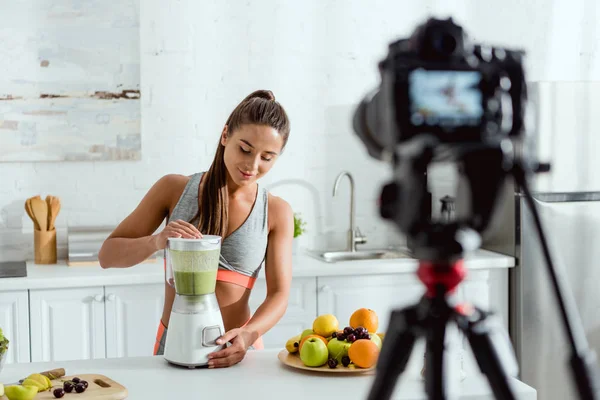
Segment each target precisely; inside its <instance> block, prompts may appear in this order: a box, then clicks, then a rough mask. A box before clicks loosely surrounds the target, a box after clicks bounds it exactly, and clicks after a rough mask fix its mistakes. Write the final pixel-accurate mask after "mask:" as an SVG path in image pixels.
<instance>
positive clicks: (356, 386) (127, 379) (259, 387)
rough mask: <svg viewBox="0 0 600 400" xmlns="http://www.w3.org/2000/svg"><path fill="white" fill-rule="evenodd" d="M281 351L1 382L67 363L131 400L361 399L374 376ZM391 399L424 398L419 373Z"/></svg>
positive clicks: (14, 369)
mask: <svg viewBox="0 0 600 400" xmlns="http://www.w3.org/2000/svg"><path fill="white" fill-rule="evenodd" d="M279 351H280V350H257V351H249V352H248V353H247V355H246V357H245V358H244V360H242V362H241V363H239V364H237V365H235V366H232V367H229V368H221V369H205V368H198V369H187V368H182V367H175V366H173V365H171V364H169V363H167V362H166V361H165V360H164V358H163V357H162V356H156V357H137V358H113V359H100V360H83V361H55V362H46V363H28V364H8V365H6V366H5V367H4V369H3V370H2V371H1V372H0V382H3V383H5V384H6V383H10V382H16V381H18V380H19V379H22V378H23V377H25V376H27V375H29V374H30V373H34V372H41V371H46V370H51V369H54V368H65V371H66V374H67V375H74V374H75V375H76V374H84V373H95V374H101V375H105V376H107V377H109V378H111V379H113V380H115V381H116V382H118V383H120V384H122V385H123V386H125V387H126V388H127V390H128V393H129V396H128V397H127V398H128V399H134V400H138V399H140V400H142V399H143V400H150V399H161V400H163V399H200V398H202V399H244V400H253V399H260V400H266V399H269V400H270V399H274V400H276V399H285V400H295V399H298V400H306V399H310V400H314V399H327V400H332V399H365V398H366V396H367V394H368V392H369V389H370V387H371V383H372V380H373V378H374V376H373V375H366V374H363V375H345V374H344V375H338V374H335V375H333V374H325V373H318V372H309V371H301V370H297V369H292V368H289V367H287V366H285V365H283V364H281V362H280V361H279V359H278V358H277V354H278V353H279ZM512 381H513V383H514V387H515V389H516V392H517V398H518V399H526V400H534V399H536V391H535V390H534V389H532V388H531V387H529V386H527V385H525V384H524V383H522V382H520V381H517V380H512ZM460 387H461V395H460V397H459V398H460V399H469V400H475V399H477V400H483V399H486V400H487V399H493V396H492V395H491V391H490V389H489V386H488V384H487V381H486V380H484V379H482V378H481V376H470V377H467V379H465V380H464V381H462V383H461V386H460ZM73 398H76V397H75V396H73ZM392 399H403V400H409V399H410V400H417V399H419V400H424V399H426V396H425V394H424V391H423V381H422V380H421V379H420V377H419V376H418V374H417V373H415V372H412V373H411V372H410V371H409V372H407V373H405V374H404V375H403V376H402V378H401V379H400V380H398V383H397V385H396V389H395V392H394V395H393V396H392Z"/></svg>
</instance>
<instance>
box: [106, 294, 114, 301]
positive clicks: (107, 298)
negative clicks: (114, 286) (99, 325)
mask: <svg viewBox="0 0 600 400" xmlns="http://www.w3.org/2000/svg"><path fill="white" fill-rule="evenodd" d="M114 299H115V294H114V293H111V294H109V295H108V296H107V297H106V300H108V301H113V300H114Z"/></svg>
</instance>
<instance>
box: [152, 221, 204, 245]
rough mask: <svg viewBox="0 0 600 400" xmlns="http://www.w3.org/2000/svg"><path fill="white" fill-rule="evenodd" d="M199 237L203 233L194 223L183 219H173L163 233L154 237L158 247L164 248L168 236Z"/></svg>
mask: <svg viewBox="0 0 600 400" xmlns="http://www.w3.org/2000/svg"><path fill="white" fill-rule="evenodd" d="M171 237H172V238H186V239H199V238H201V237H202V234H201V233H200V231H199V230H198V228H196V227H195V226H194V225H192V224H190V223H189V222H185V221H183V220H180V219H178V220H176V221H171V222H169V223H168V224H167V226H165V229H163V230H162V232H161V233H159V234H158V235H156V236H155V237H154V240H155V243H156V248H157V249H158V250H162V249H164V248H165V247H167V239H168V238H171Z"/></svg>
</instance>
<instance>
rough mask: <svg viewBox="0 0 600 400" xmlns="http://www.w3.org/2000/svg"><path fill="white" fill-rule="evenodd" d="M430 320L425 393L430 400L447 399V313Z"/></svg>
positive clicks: (441, 313)
mask: <svg viewBox="0 0 600 400" xmlns="http://www.w3.org/2000/svg"><path fill="white" fill-rule="evenodd" d="M440 311H441V312H440V313H435V315H436V316H435V317H433V318H430V320H429V323H430V325H429V326H428V328H429V331H428V335H427V341H426V357H425V392H426V393H427V398H428V399H430V400H444V399H446V385H445V382H444V340H445V336H446V324H447V323H448V318H447V316H444V314H446V315H447V314H448V313H447V312H443V311H442V310H440Z"/></svg>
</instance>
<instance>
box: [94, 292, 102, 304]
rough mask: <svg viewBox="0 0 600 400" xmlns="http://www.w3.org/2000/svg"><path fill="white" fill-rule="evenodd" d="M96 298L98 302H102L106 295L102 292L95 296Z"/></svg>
mask: <svg viewBox="0 0 600 400" xmlns="http://www.w3.org/2000/svg"><path fill="white" fill-rule="evenodd" d="M94 300H96V301H97V302H98V303H101V302H102V300H104V296H102V295H101V294H97V295H96V296H95V297H94Z"/></svg>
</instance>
